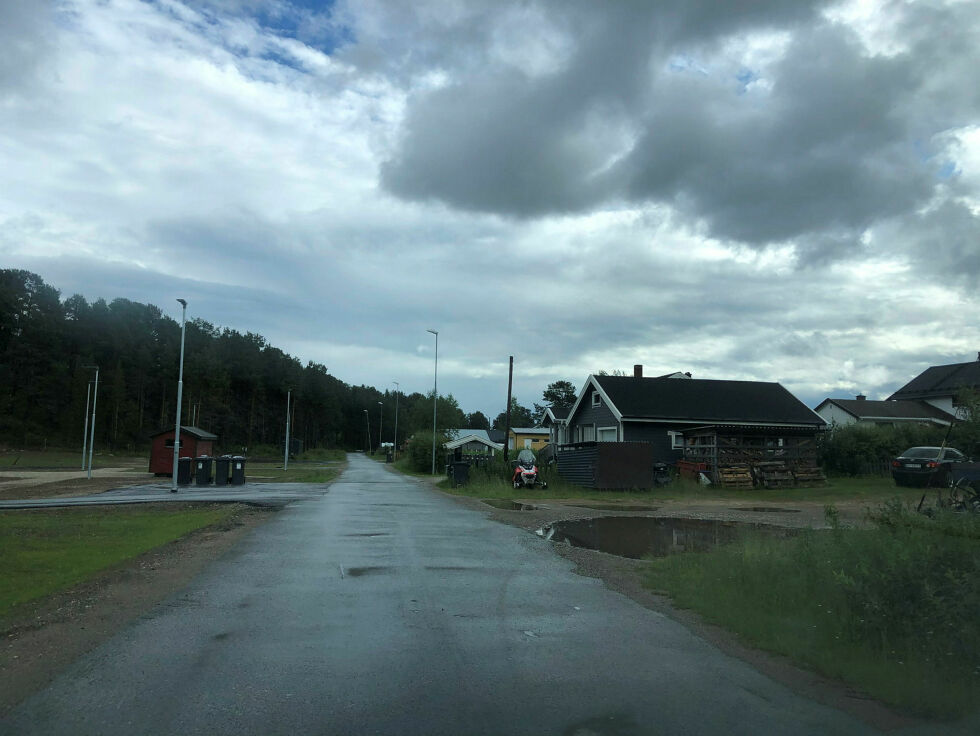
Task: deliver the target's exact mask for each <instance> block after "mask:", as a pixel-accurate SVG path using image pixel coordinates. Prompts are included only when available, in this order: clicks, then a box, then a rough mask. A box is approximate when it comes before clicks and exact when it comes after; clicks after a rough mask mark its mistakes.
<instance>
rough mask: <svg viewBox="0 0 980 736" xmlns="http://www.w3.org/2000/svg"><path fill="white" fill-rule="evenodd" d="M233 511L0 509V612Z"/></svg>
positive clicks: (218, 508) (228, 507)
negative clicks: (0, 566) (1, 510)
mask: <svg viewBox="0 0 980 736" xmlns="http://www.w3.org/2000/svg"><path fill="white" fill-rule="evenodd" d="M234 512H235V508H234V507H233V506H231V505H221V506H217V505H215V506H206V507H201V506H194V507H191V508H181V509H159V508H154V509H148V508H146V507H145V506H132V507H130V506H113V507H105V508H95V509H93V508H84V509H81V508H70V509H51V510H23V511H4V512H0V560H3V563H2V564H3V568H2V569H3V575H0V618H3V617H4V616H6V615H7V614H9V613H10V612H11V611H12V610H13V609H14V608H15V607H16V606H18V605H19V604H22V603H26V602H27V601H31V600H34V599H36V598H40V597H42V596H46V595H49V594H51V593H55V592H57V591H61V590H64V589H66V588H69V587H71V586H73V585H76V584H78V583H80V582H83V581H85V580H87V579H89V578H91V577H93V576H94V575H96V574H97V573H99V572H100V571H102V570H105V569H106V568H109V567H111V566H113V565H116V564H118V563H120V562H123V561H125V560H129V559H132V558H134V557H136V556H138V555H140V554H142V553H144V552H146V551H147V550H150V549H153V548H154V547H159V546H160V545H163V544H166V543H167V542H171V541H173V540H175V539H178V538H180V537H182V536H184V535H186V534H188V533H189V532H192V531H194V530H196V529H201V528H202V527H206V526H211V525H213V524H217V523H219V522H221V521H223V520H224V519H226V518H228V517H229V516H231V515H232V514H233V513H234Z"/></svg>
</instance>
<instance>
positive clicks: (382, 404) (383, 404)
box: [378, 401, 385, 450]
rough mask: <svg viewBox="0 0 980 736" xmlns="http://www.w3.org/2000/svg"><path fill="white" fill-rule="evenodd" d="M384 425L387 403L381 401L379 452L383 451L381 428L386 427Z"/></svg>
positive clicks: (379, 403)
mask: <svg viewBox="0 0 980 736" xmlns="http://www.w3.org/2000/svg"><path fill="white" fill-rule="evenodd" d="M384 423H385V402H383V401H379V402H378V450H381V449H382V447H381V445H382V444H383V442H382V441H381V428H382V427H383V426H384Z"/></svg>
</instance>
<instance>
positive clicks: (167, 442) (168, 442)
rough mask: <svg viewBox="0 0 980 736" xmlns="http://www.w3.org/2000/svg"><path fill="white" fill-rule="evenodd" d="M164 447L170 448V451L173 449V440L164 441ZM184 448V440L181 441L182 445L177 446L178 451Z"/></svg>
mask: <svg viewBox="0 0 980 736" xmlns="http://www.w3.org/2000/svg"><path fill="white" fill-rule="evenodd" d="M163 446H164V447H169V448H170V449H173V446H174V441H173V439H169V440H164V441H163ZM183 446H184V442H183V440H181V442H180V444H179V445H178V446H177V449H178V450H179V449H180V448H181V447H183Z"/></svg>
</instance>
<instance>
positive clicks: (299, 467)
mask: <svg viewBox="0 0 980 736" xmlns="http://www.w3.org/2000/svg"><path fill="white" fill-rule="evenodd" d="M346 467H347V453H346V452H344V451H343V450H323V449H318V450H309V451H307V452H304V453H303V454H302V455H300V456H299V457H297V458H296V459H294V460H290V461H289V468H287V469H286V470H283V467H282V462H278V463H265V462H252V463H248V464H247V465H246V466H245V473H246V478H247V480H248V481H249V482H250V483H252V482H254V483H330V482H331V481H333V480H334V479H335V478H336V477H337V476H338V475H340V474H341V473H342V472H343V471H344V469H345V468H346Z"/></svg>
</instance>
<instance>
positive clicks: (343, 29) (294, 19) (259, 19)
mask: <svg viewBox="0 0 980 736" xmlns="http://www.w3.org/2000/svg"><path fill="white" fill-rule="evenodd" d="M334 5H335V1H334V0H327V1H324V0H268V1H267V2H260V3H258V4H257V5H256V6H255V8H254V10H252V12H251V14H250V15H251V18H252V19H253V20H254V21H255V22H256V24H258V25H259V27H261V28H262V29H264V30H266V31H269V32H271V33H274V34H276V35H277V36H281V37H283V38H293V39H296V40H297V41H301V42H302V43H305V44H306V45H308V46H310V47H311V48H314V49H316V50H317V51H321V52H322V53H324V54H332V53H333V52H334V51H335V50H336V49H338V48H340V47H343V46H347V45H349V44H352V43H354V40H355V37H354V30H353V29H352V28H350V27H349V26H345V25H343V24H341V23H338V22H337V21H336V18H335V15H334V13H333V8H334ZM270 58H274V57H270ZM275 60H276V61H279V60H280V59H279V58H277V57H275ZM281 63H284V64H287V65H289V66H295V63H296V62H295V59H290V58H288V57H282V59H281Z"/></svg>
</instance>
